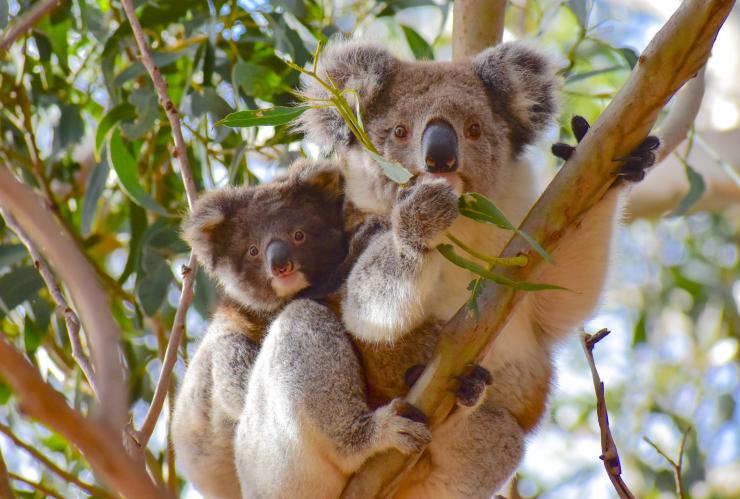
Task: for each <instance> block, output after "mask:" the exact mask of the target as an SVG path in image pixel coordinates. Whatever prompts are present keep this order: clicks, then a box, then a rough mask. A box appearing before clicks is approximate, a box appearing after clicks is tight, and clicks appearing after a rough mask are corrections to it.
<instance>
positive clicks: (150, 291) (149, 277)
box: [136, 252, 175, 316]
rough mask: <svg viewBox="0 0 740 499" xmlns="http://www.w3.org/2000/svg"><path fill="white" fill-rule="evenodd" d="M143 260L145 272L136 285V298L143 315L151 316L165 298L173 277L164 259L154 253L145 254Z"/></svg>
mask: <svg viewBox="0 0 740 499" xmlns="http://www.w3.org/2000/svg"><path fill="white" fill-rule="evenodd" d="M144 260H145V261H146V265H145V266H146V267H147V269H146V270H147V271H146V273H144V277H141V278H140V279H139V281H138V282H137V283H136V297H137V298H138V299H139V303H141V308H142V309H143V310H144V313H145V314H146V315H148V316H152V315H154V314H156V313H157V311H158V310H159V308H160V307H161V306H162V304H163V303H164V301H165V299H166V298H167V289H168V288H169V286H170V283H171V282H172V281H173V280H174V279H175V276H174V275H173V274H172V269H170V266H169V265H167V262H166V261H165V260H164V258H162V257H161V256H159V255H157V254H156V253H153V252H145V254H144Z"/></svg>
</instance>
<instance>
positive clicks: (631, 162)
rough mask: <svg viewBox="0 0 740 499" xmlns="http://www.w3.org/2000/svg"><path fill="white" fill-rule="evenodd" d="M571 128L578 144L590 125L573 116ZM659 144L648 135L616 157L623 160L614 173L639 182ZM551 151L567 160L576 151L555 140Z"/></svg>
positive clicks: (649, 165) (583, 119)
mask: <svg viewBox="0 0 740 499" xmlns="http://www.w3.org/2000/svg"><path fill="white" fill-rule="evenodd" d="M570 127H571V130H573V135H575V137H576V141H578V143H579V144H580V143H581V141H582V140H583V137H585V136H586V134H587V133H588V130H589V129H590V128H591V125H589V124H588V121H586V119H585V118H584V117H583V116H573V119H571V121H570ZM658 146H660V139H658V137H656V136H654V135H648V136H647V138H645V140H643V141H642V144H640V145H639V146H637V148H636V149H635V150H634V151H632V152H631V153H630V154H628V155H627V156H624V157H622V158H616V159H615V160H614V161H624V164H623V165H622V167H621V168H619V169H618V170H616V171H615V172H614V175H616V176H617V177H619V178H620V179H623V180H625V181H627V182H639V181H640V180H642V179H643V178H645V170H647V169H648V168H649V167H651V166H653V164H655V152H654V151H655V150H656V149H658ZM551 150H552V153H553V154H554V155H555V156H556V157H558V158H560V159H562V160H564V161H568V160H569V159H570V157H571V156H573V153H574V152H575V151H576V148H575V147H574V146H571V145H569V144H565V143H563V142H557V143H555V144H553V145H552V148H551Z"/></svg>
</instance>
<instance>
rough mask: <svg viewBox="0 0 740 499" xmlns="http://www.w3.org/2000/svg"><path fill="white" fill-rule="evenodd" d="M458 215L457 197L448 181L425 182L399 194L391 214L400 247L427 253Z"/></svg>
mask: <svg viewBox="0 0 740 499" xmlns="http://www.w3.org/2000/svg"><path fill="white" fill-rule="evenodd" d="M458 214H459V211H458V197H457V194H455V192H454V191H453V190H452V187H451V186H450V184H449V183H447V181H445V180H443V179H436V180H431V181H424V182H421V183H419V184H416V185H414V186H413V187H411V188H409V189H408V190H406V191H404V192H402V194H401V199H400V201H399V203H398V204H397V205H396V207H395V209H394V210H393V219H392V223H393V229H394V231H395V232H396V235H397V237H398V239H399V241H400V242H401V243H402V244H406V245H408V246H410V247H412V248H414V249H419V250H426V249H429V248H431V247H433V246H434V240H435V238H437V237H438V236H439V235H440V234H442V233H443V232H444V231H446V230H447V229H448V228H449V227H450V226H451V225H452V223H453V222H454V221H455V219H456V218H457V216H458Z"/></svg>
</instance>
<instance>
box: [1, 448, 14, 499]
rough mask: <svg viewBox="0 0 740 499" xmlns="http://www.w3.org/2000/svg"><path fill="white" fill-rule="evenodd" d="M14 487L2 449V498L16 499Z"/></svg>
mask: <svg viewBox="0 0 740 499" xmlns="http://www.w3.org/2000/svg"><path fill="white" fill-rule="evenodd" d="M14 498H15V494H13V489H12V488H11V487H10V476H9V475H8V467H7V466H6V465H5V460H4V459H3V452H2V449H0V499H14Z"/></svg>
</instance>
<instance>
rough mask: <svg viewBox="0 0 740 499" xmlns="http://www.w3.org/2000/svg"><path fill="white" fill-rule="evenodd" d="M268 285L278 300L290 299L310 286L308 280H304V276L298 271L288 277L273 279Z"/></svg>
mask: <svg viewBox="0 0 740 499" xmlns="http://www.w3.org/2000/svg"><path fill="white" fill-rule="evenodd" d="M270 284H271V285H272V289H273V290H274V291H275V294H276V295H277V296H278V297H280V298H292V297H293V296H295V295H296V294H297V293H298V292H299V291H303V290H304V289H306V288H307V287H309V285H310V283H309V282H308V279H306V275H305V274H304V273H303V272H301V271H300V270H297V271H295V272H293V273H291V274H290V275H286V276H277V277H273V278H272V279H271V280H270Z"/></svg>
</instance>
